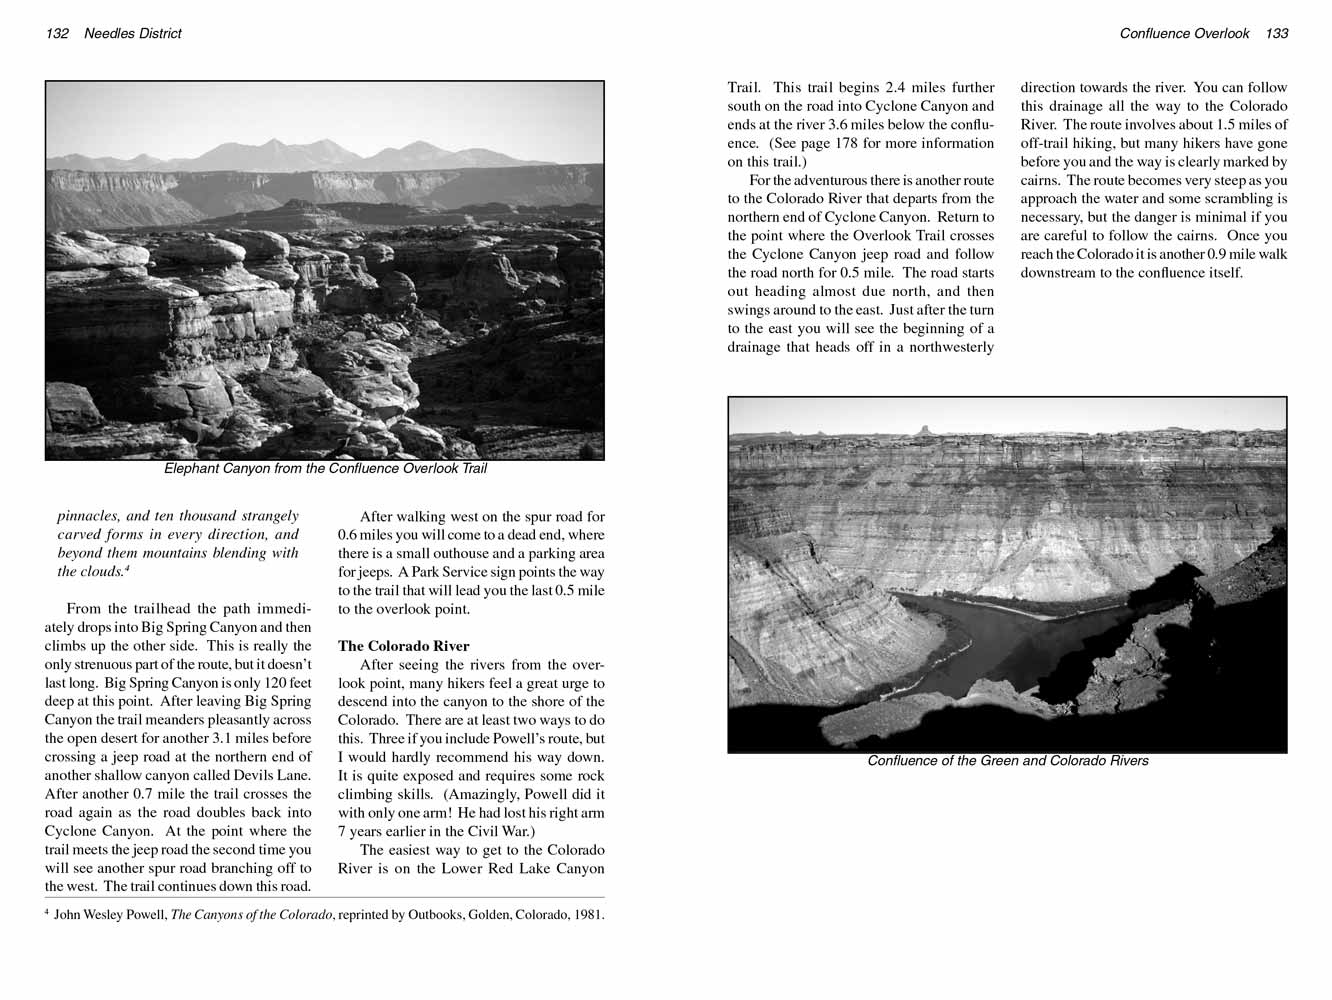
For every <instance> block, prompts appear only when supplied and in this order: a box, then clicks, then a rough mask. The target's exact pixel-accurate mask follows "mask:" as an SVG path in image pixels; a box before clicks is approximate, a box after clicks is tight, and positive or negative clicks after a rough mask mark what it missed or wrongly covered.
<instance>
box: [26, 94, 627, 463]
mask: <svg viewBox="0 0 1332 1000" xmlns="http://www.w3.org/2000/svg"><path fill="white" fill-rule="evenodd" d="M603 90H604V85H603V83H602V82H601V81H465V82H447V81H445V82H417V81H306V82H302V81H234V82H233V81H48V82H47V84H46V164H45V178H46V192H45V195H46V269H45V275H46V291H45V296H46V339H45V369H46V371H45V383H46V386H45V405H46V413H45V436H46V440H45V454H46V458H47V459H54V460H108V459H148V460H190V459H203V460H226V459H240V460H265V459H273V460H276V459H292V460H319V459H340V460H364V461H372V460H413V459H417V460H422V461H433V460H473V461H474V460H491V459H494V460H506V459H536V460H551V459H554V460H566V459H571V460H587V459H592V460H597V459H601V458H603V457H604V450H605V440H604V432H605V407H604V400H605V391H604V390H605V371H604V362H605V351H604V341H605V313H604V294H605V257H604V254H605V218H604V191H605V185H604V167H603V162H602V160H603V144H604V122H603V116H604V107H603V105H604V94H603Z"/></svg>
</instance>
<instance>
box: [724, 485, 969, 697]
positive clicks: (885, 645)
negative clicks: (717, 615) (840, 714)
mask: <svg viewBox="0 0 1332 1000" xmlns="http://www.w3.org/2000/svg"><path fill="white" fill-rule="evenodd" d="M731 517H732V539H731V543H730V546H729V554H728V569H729V588H730V604H729V607H730V618H729V627H728V664H729V666H728V669H729V687H728V691H729V700H730V704H731V705H732V706H739V705H750V704H762V703H768V704H773V703H784V704H805V705H836V704H840V703H842V702H844V701H846V700H847V699H849V698H851V697H853V696H854V695H856V694H858V693H859V692H861V691H865V690H867V689H869V688H873V687H875V686H877V685H880V684H884V683H887V682H890V681H892V680H895V679H896V678H899V677H902V676H905V675H906V674H909V673H912V672H913V671H916V670H919V669H920V668H921V666H923V665H924V663H925V662H926V660H927V658H928V657H929V654H930V652H931V651H932V650H934V649H935V648H936V647H938V646H939V645H940V644H941V643H942V642H943V641H944V638H945V634H944V629H943V627H942V626H941V625H940V624H938V623H937V622H936V621H934V620H932V619H930V618H927V617H926V616H924V615H920V614H916V613H915V612H912V611H909V610H908V609H906V608H905V607H903V606H902V605H901V604H900V603H899V602H898V600H897V599H896V598H895V597H893V596H892V595H891V594H888V593H887V592H885V591H883V590H881V589H879V588H877V587H875V586H874V584H873V583H871V582H870V581H869V580H866V579H864V578H863V577H854V576H849V575H846V574H843V573H840V572H838V571H837V570H836V569H835V568H834V567H832V566H829V565H828V564H826V563H825V562H823V561H822V560H821V559H820V557H819V554H818V552H817V550H816V548H815V546H814V543H813V542H812V541H811V540H810V538H809V536H808V535H805V534H803V533H801V532H798V531H794V530H791V528H792V525H791V524H790V522H789V521H784V520H783V519H781V518H772V517H769V516H765V515H759V516H757V517H756V516H755V515H754V513H753V512H752V511H749V510H747V509H745V508H744V507H743V506H737V505H733V506H732V511H731Z"/></svg>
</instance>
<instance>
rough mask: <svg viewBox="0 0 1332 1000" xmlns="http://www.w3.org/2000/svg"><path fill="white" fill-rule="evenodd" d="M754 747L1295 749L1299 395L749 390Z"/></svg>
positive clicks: (736, 662) (735, 446)
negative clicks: (1290, 428)
mask: <svg viewBox="0 0 1332 1000" xmlns="http://www.w3.org/2000/svg"><path fill="white" fill-rule="evenodd" d="M729 417H730V434H729V440H728V452H727V474H728V595H729V598H728V603H729V615H728V634H727V661H728V662H727V670H728V687H727V694H728V743H729V749H730V751H731V752H831V751H839V750H840V751H858V752H862V753H863V752H866V751H875V752H883V751H892V752H897V751H901V752H903V753H908V752H939V753H948V752H975V753H984V752H991V753H993V752H1002V751H1015V752H1027V753H1035V754H1040V753H1053V752H1083V753H1124V752H1129V751H1138V752H1251V753H1284V752H1286V748H1287V742H1286V726H1287V662H1286V660H1287V645H1286V634H1287V619H1286V547H1287V525H1286V400H1285V399H1284V398H1282V397H1218V398H1203V397H1178V398H1166V397H1122V398H1112V397H1067V398H1061V397H938V398H923V397H899V398H889V397H855V398H853V397H733V398H732V399H731V400H730V413H729Z"/></svg>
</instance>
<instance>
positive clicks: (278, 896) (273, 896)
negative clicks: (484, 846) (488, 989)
mask: <svg viewBox="0 0 1332 1000" xmlns="http://www.w3.org/2000/svg"><path fill="white" fill-rule="evenodd" d="M42 898H43V899H605V898H606V897H605V896H302V895H290V894H286V893H273V894H271V895H264V896H228V895H225V894H221V893H219V894H216V895H200V896H44V897H42Z"/></svg>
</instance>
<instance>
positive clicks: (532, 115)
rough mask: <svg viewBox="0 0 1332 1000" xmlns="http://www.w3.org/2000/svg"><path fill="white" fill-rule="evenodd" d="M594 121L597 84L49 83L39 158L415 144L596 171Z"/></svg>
mask: <svg viewBox="0 0 1332 1000" xmlns="http://www.w3.org/2000/svg"><path fill="white" fill-rule="evenodd" d="M602 113H603V87H602V84H601V83H600V82H561V81H555V82H528V81H514V82H507V83H489V82H483V83H448V82H446V83H430V82H426V83H421V82H415V81H383V82H325V81H307V82H299V81H297V82H287V81H279V82H251V81H242V82H222V83H216V82H207V81H168V82H157V81H153V82H133V81H92V82H84V81H74V82H52V83H48V84H47V86H46V155H47V157H48V158H52V157H60V156H66V155H70V154H81V155H84V156H88V157H115V158H118V159H124V160H129V159H133V158H134V157H136V156H139V155H141V154H147V155H148V156H151V157H155V158H159V159H164V160H172V159H190V158H197V157H199V156H201V155H202V154H203V153H205V152H208V151H210V150H212V149H214V148H215V147H217V146H218V145H219V144H221V143H226V142H233V143H238V144H241V145H250V146H262V145H264V144H265V143H267V142H268V141H269V140H271V139H273V138H277V139H280V140H281V141H282V142H283V143H284V144H288V145H292V146H302V145H308V144H312V143H318V142H320V141H322V140H326V139H330V140H333V141H334V142H336V143H337V144H338V145H340V146H342V147H344V148H345V149H347V150H349V151H351V152H352V153H354V154H356V155H357V156H360V157H371V156H373V155H375V154H377V153H379V152H380V151H381V150H384V149H386V148H388V149H401V148H402V147H404V146H409V145H411V144H412V143H416V142H425V143H429V144H431V145H433V146H437V147H439V148H441V149H443V150H446V151H458V150H465V149H476V148H480V149H485V150H494V151H499V152H501V153H503V154H505V155H506V156H508V157H512V158H514V159H515V160H518V161H536V162H548V163H600V162H601V161H602ZM198 169H205V168H198ZM255 169H268V168H255ZM305 169H311V168H308V167H307V168H305ZM380 169H402V168H397V167H394V168H380ZM420 169H433V168H429V167H426V168H420Z"/></svg>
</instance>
